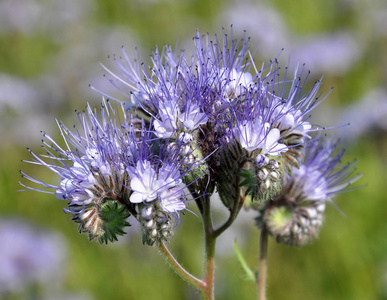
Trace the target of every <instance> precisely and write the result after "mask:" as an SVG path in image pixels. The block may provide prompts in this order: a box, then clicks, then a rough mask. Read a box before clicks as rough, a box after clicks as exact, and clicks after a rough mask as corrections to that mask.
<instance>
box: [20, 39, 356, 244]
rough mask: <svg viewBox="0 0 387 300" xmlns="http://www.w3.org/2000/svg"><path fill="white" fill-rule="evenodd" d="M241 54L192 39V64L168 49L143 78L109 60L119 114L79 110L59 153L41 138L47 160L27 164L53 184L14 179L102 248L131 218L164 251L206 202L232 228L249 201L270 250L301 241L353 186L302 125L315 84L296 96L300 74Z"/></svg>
mask: <svg viewBox="0 0 387 300" xmlns="http://www.w3.org/2000/svg"><path fill="white" fill-rule="evenodd" d="M248 46H249V38H247V37H244V38H243V39H242V40H240V41H238V40H235V39H233V36H232V35H231V37H230V38H229V37H228V36H227V35H226V34H224V35H223V40H220V39H218V37H217V36H215V39H214V40H211V38H210V36H209V35H208V34H207V35H205V36H201V35H200V34H199V32H198V33H197V35H196V37H195V38H194V39H193V46H192V49H193V54H192V55H190V56H189V58H188V56H187V55H186V53H185V51H181V52H180V53H177V52H175V51H173V49H172V48H171V47H170V46H165V47H164V48H163V49H162V51H161V52H160V51H159V50H158V49H156V50H155V51H154V52H153V54H152V57H151V59H152V63H153V65H152V66H151V67H149V68H147V67H145V66H144V65H143V64H140V63H139V62H138V61H137V62H136V61H135V62H133V61H131V60H130V59H129V58H128V55H127V54H126V52H125V51H124V50H123V55H122V57H119V58H118V57H114V58H113V59H112V64H113V66H114V68H115V71H111V70H109V69H108V68H106V70H107V71H108V72H109V74H110V76H111V77H110V78H109V80H110V81H111V82H112V84H113V85H114V86H116V87H117V89H118V90H119V91H121V92H122V94H123V96H124V97H125V99H124V100H123V101H122V100H120V99H118V98H114V97H110V96H108V95H105V94H104V93H103V92H100V93H102V94H103V95H104V96H108V97H109V98H110V99H114V100H116V103H117V104H116V106H117V107H116V109H114V107H113V106H112V105H111V104H110V102H107V101H105V100H104V103H103V106H102V108H101V118H100V119H99V118H98V116H97V112H96V111H93V110H92V109H91V108H90V107H89V106H88V107H87V111H86V112H84V113H81V114H79V119H80V122H81V125H82V128H81V130H76V131H75V132H71V131H70V130H69V129H68V128H67V127H65V126H64V125H63V124H62V123H59V127H60V129H61V134H62V136H63V137H64V142H65V144H66V148H62V147H61V146H60V145H59V144H57V143H56V142H55V141H54V139H52V138H51V137H50V136H48V135H47V134H44V137H45V138H46V140H47V141H48V142H50V144H49V143H47V142H44V144H43V147H44V148H45V149H46V151H47V155H45V156H43V157H41V156H39V155H37V154H35V153H34V152H32V151H31V153H32V155H33V157H34V160H33V161H32V163H35V164H38V165H43V166H45V167H47V168H49V169H50V170H51V171H53V172H54V173H56V174H58V175H59V176H60V177H61V182H60V184H59V185H51V184H47V183H45V182H43V181H41V180H39V179H36V178H34V177H32V176H29V175H27V174H24V173H23V176H24V177H26V178H27V179H29V180H31V181H32V182H35V183H37V184H40V185H43V186H44V187H46V188H50V189H54V190H55V193H56V195H57V197H58V198H59V199H64V200H67V201H69V208H68V209H67V210H66V211H67V212H71V213H73V214H74V216H73V220H74V221H76V222H77V223H79V230H80V231H81V232H87V233H88V234H89V237H90V239H98V240H99V241H100V242H106V243H107V242H108V241H113V240H116V239H117V235H120V234H123V233H124V231H123V227H124V226H127V225H129V223H127V221H126V219H127V218H128V217H129V215H133V216H134V217H135V218H136V219H137V220H138V221H139V222H140V224H141V225H142V228H143V242H144V243H146V244H148V245H153V244H154V243H161V242H163V241H166V240H168V238H169V237H170V236H171V235H172V227H173V226H172V225H173V224H174V223H176V222H175V221H176V220H179V212H180V211H182V210H184V209H186V201H188V200H195V201H196V203H197V204H198V206H199V209H201V208H202V205H203V203H204V202H203V201H209V199H210V196H211V194H212V193H214V191H215V190H216V191H217V192H218V194H219V196H220V199H221V200H222V203H223V204H224V205H225V206H226V207H227V208H228V209H229V210H230V212H231V214H232V215H233V216H236V215H237V213H238V212H239V210H240V209H241V207H242V206H243V204H244V202H245V200H246V199H251V201H253V202H255V203H259V209H258V210H259V211H260V213H261V215H262V216H263V218H262V222H264V223H265V224H266V225H265V226H267V227H268V228H269V230H270V233H271V234H272V235H273V236H274V237H276V239H277V240H279V241H282V242H285V243H287V244H291V245H293V244H295V245H299V244H302V243H303V242H304V241H305V240H307V241H308V240H309V239H310V237H311V236H315V235H316V232H317V231H318V228H319V227H320V226H321V222H322V217H321V216H322V212H323V211H324V208H325V201H326V200H328V199H329V197H330V196H331V195H333V194H334V193H335V192H337V191H338V190H341V189H342V188H344V187H345V186H343V185H341V186H339V187H337V185H338V184H339V183H342V182H345V183H348V184H349V183H351V180H349V181H348V180H347V179H348V178H347V177H348V176H349V175H350V174H351V171H352V168H350V167H347V168H343V169H342V170H341V171H338V172H336V173H335V172H333V169H334V167H335V165H336V164H337V162H338V160H339V158H340V157H341V155H340V156H338V157H331V154H332V151H331V150H332V147H331V145H330V144H329V143H328V144H321V145H320V143H317V141H316V140H318V138H319V136H318V133H317V135H316V134H312V132H319V131H320V128H321V127H319V126H316V125H312V124H311V123H309V117H310V112H311V111H312V110H313V109H314V108H315V107H316V106H317V105H318V104H319V103H320V102H321V101H323V100H324V98H325V97H321V94H319V93H318V90H319V87H320V85H321V81H317V82H315V83H314V85H313V87H312V89H311V90H310V91H309V92H304V91H303V88H304V84H305V82H306V79H307V77H308V73H307V72H306V71H305V70H304V68H303V67H302V68H301V69H298V68H296V69H295V71H294V74H293V75H291V74H290V73H289V71H288V69H286V70H285V72H284V74H281V73H280V67H279V63H278V60H277V58H276V59H274V60H273V61H271V62H270V63H269V64H268V65H267V66H265V65H263V66H262V67H261V69H257V67H256V65H255V63H254V61H253V60H252V55H251V53H250V51H249V50H248ZM122 116H123V117H122ZM317 144H318V145H319V146H317ZM326 145H329V146H326ZM45 158H46V159H45ZM47 159H48V160H47ZM332 172H333V173H332ZM334 188H336V190H334ZM32 189H34V188H32ZM262 207H264V208H262ZM285 213H286V216H287V217H288V219H286V220H281V221H283V222H285V223H283V224H278V215H281V218H282V219H283V218H284V217H283V215H284V214H285ZM272 224H274V225H272Z"/></svg>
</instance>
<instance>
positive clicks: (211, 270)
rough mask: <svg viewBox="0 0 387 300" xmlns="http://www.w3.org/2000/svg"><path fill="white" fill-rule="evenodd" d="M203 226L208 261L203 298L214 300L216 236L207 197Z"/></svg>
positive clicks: (205, 270)
mask: <svg viewBox="0 0 387 300" xmlns="http://www.w3.org/2000/svg"><path fill="white" fill-rule="evenodd" d="M203 202H204V203H203V226H204V235H205V247H206V261H205V269H204V278H203V282H204V284H205V289H204V293H202V297H203V299H205V300H214V299H215V292H214V290H215V289H214V276H215V246H216V236H215V235H214V228H213V224H212V215H211V205H210V199H209V198H208V197H206V198H205V199H204V201H203Z"/></svg>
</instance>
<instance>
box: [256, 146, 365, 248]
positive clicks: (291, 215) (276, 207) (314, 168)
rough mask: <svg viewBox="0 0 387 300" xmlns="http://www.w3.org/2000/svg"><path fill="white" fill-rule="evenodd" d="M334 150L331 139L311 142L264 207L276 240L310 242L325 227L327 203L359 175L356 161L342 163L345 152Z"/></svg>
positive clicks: (287, 243)
mask: <svg viewBox="0 0 387 300" xmlns="http://www.w3.org/2000/svg"><path fill="white" fill-rule="evenodd" d="M335 149H336V144H334V143H332V141H330V140H325V139H320V140H314V141H312V142H310V143H308V144H307V145H306V149H305V151H306V156H305V159H304V160H303V162H302V163H301V165H300V167H299V168H296V167H293V169H292V170H291V173H289V174H287V175H286V176H285V178H284V179H283V187H282V191H281V192H280V194H279V196H278V197H276V198H275V199H274V200H272V201H270V203H269V204H268V206H267V207H266V208H265V209H264V212H263V222H264V223H265V224H266V226H267V228H268V230H269V233H270V234H271V235H272V236H273V237H274V238H275V239H276V240H277V242H281V243H284V244H286V245H289V246H302V245H304V244H306V243H309V242H311V241H312V240H313V239H314V238H316V237H317V235H318V232H319V229H320V228H321V226H322V223H323V217H324V211H325V206H326V202H327V201H328V202H329V201H332V198H333V197H334V196H335V195H336V194H337V193H340V192H342V191H344V190H345V189H346V188H347V187H348V186H349V185H351V184H352V183H353V182H355V181H356V180H357V179H359V178H360V176H361V175H353V172H354V170H355V166H354V163H351V164H348V165H346V166H340V165H339V162H340V160H341V158H342V156H343V154H344V151H341V152H340V153H339V154H337V155H335V154H334V152H335Z"/></svg>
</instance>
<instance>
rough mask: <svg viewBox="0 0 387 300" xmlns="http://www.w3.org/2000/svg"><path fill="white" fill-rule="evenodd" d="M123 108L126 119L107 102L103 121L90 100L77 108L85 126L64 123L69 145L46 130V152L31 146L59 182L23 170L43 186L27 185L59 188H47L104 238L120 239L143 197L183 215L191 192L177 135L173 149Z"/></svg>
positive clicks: (92, 232)
mask: <svg viewBox="0 0 387 300" xmlns="http://www.w3.org/2000/svg"><path fill="white" fill-rule="evenodd" d="M121 110H122V113H123V115H124V117H123V120H121V119H120V117H119V116H118V113H119V111H116V110H114V109H113V107H112V106H111V104H110V103H109V102H107V103H105V104H104V105H103V106H102V108H101V121H100V120H99V118H98V116H97V112H96V111H92V109H91V108H90V107H89V106H88V107H87V112H85V113H83V114H78V116H79V119H80V122H81V125H82V130H76V131H75V132H71V131H70V130H69V129H68V128H67V127H66V126H64V125H63V124H62V123H59V128H60V130H61V132H62V136H63V138H64V142H65V144H66V147H67V148H62V147H61V146H59V144H57V143H56V142H55V141H54V140H53V139H52V138H51V137H50V136H48V135H47V134H45V133H44V134H43V135H44V137H45V138H46V140H47V141H48V142H50V143H51V144H49V143H48V142H46V141H44V142H43V148H44V149H45V150H46V152H47V155H45V156H39V155H37V154H35V153H34V152H32V151H30V152H31V154H32V155H33V157H34V160H33V161H30V163H33V164H37V165H42V166H45V167H47V168H48V169H50V170H51V171H53V172H54V173H56V174H58V175H59V176H60V177H61V182H60V185H53V184H48V183H45V182H44V181H41V180H39V179H37V178H35V177H32V176H29V175H27V174H25V173H23V172H22V174H23V177H25V178H27V179H28V180H30V181H32V182H34V183H37V184H40V185H42V186H43V189H42V188H31V187H27V188H28V189H31V190H37V191H46V189H54V190H55V192H50V191H47V192H49V193H55V194H56V196H57V198H58V199H63V200H67V201H68V202H69V209H66V210H65V211H66V212H70V213H72V214H73V220H74V221H75V222H77V223H79V224H80V225H79V230H80V231H81V232H87V233H88V234H89V238H90V239H91V240H93V239H97V240H98V241H100V242H101V243H102V242H105V243H107V241H108V240H109V241H113V240H117V237H116V235H122V234H124V231H123V230H122V228H123V227H124V226H128V225H129V223H127V222H126V218H127V217H129V216H130V214H133V215H134V216H135V217H138V215H139V211H138V209H137V207H138V206H139V205H140V204H143V203H144V204H146V205H157V206H160V209H161V210H162V211H166V212H168V213H173V214H174V216H175V217H177V218H178V212H179V211H180V210H182V209H184V208H185V204H184V202H185V201H186V198H187V197H186V195H185V193H184V189H185V184H183V183H182V178H183V176H184V175H185V174H186V173H187V172H189V171H190V169H191V167H192V164H189V163H187V162H186V161H187V159H186V155H187V151H186V149H185V148H184V147H182V146H181V145H182V144H183V142H181V141H179V140H175V142H174V148H173V150H171V149H170V147H169V146H168V145H169V144H168V143H167V144H166V145H163V144H162V142H158V139H157V138H155V137H153V136H152V132H151V131H149V130H147V129H146V128H145V127H144V126H145V125H144V124H142V125H141V123H138V121H136V120H134V121H133V120H132V117H131V116H130V115H129V114H128V113H127V112H126V111H125V108H124V106H121ZM157 144H159V145H158V146H157ZM156 146H157V149H156V148H154V147H156ZM154 151H157V152H156V153H155V152H154ZM45 158H46V159H45ZM22 185H23V184H22ZM23 186H24V185H23ZM113 215H115V216H116V218H113V217H112V216H113Z"/></svg>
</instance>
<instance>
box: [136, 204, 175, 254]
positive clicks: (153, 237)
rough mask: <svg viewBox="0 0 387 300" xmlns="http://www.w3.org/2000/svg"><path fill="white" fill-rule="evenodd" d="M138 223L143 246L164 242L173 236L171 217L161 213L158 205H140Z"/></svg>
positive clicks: (163, 212)
mask: <svg viewBox="0 0 387 300" xmlns="http://www.w3.org/2000/svg"><path fill="white" fill-rule="evenodd" d="M139 221H140V224H141V226H142V242H143V244H144V245H145V244H146V245H149V246H153V245H154V244H155V243H156V244H159V243H162V242H166V241H168V240H169V238H170V237H171V236H172V235H173V231H172V227H173V222H172V215H171V214H170V213H168V212H166V211H163V210H162V208H161V207H160V206H159V205H158V204H153V205H149V206H145V205H140V214H139Z"/></svg>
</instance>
